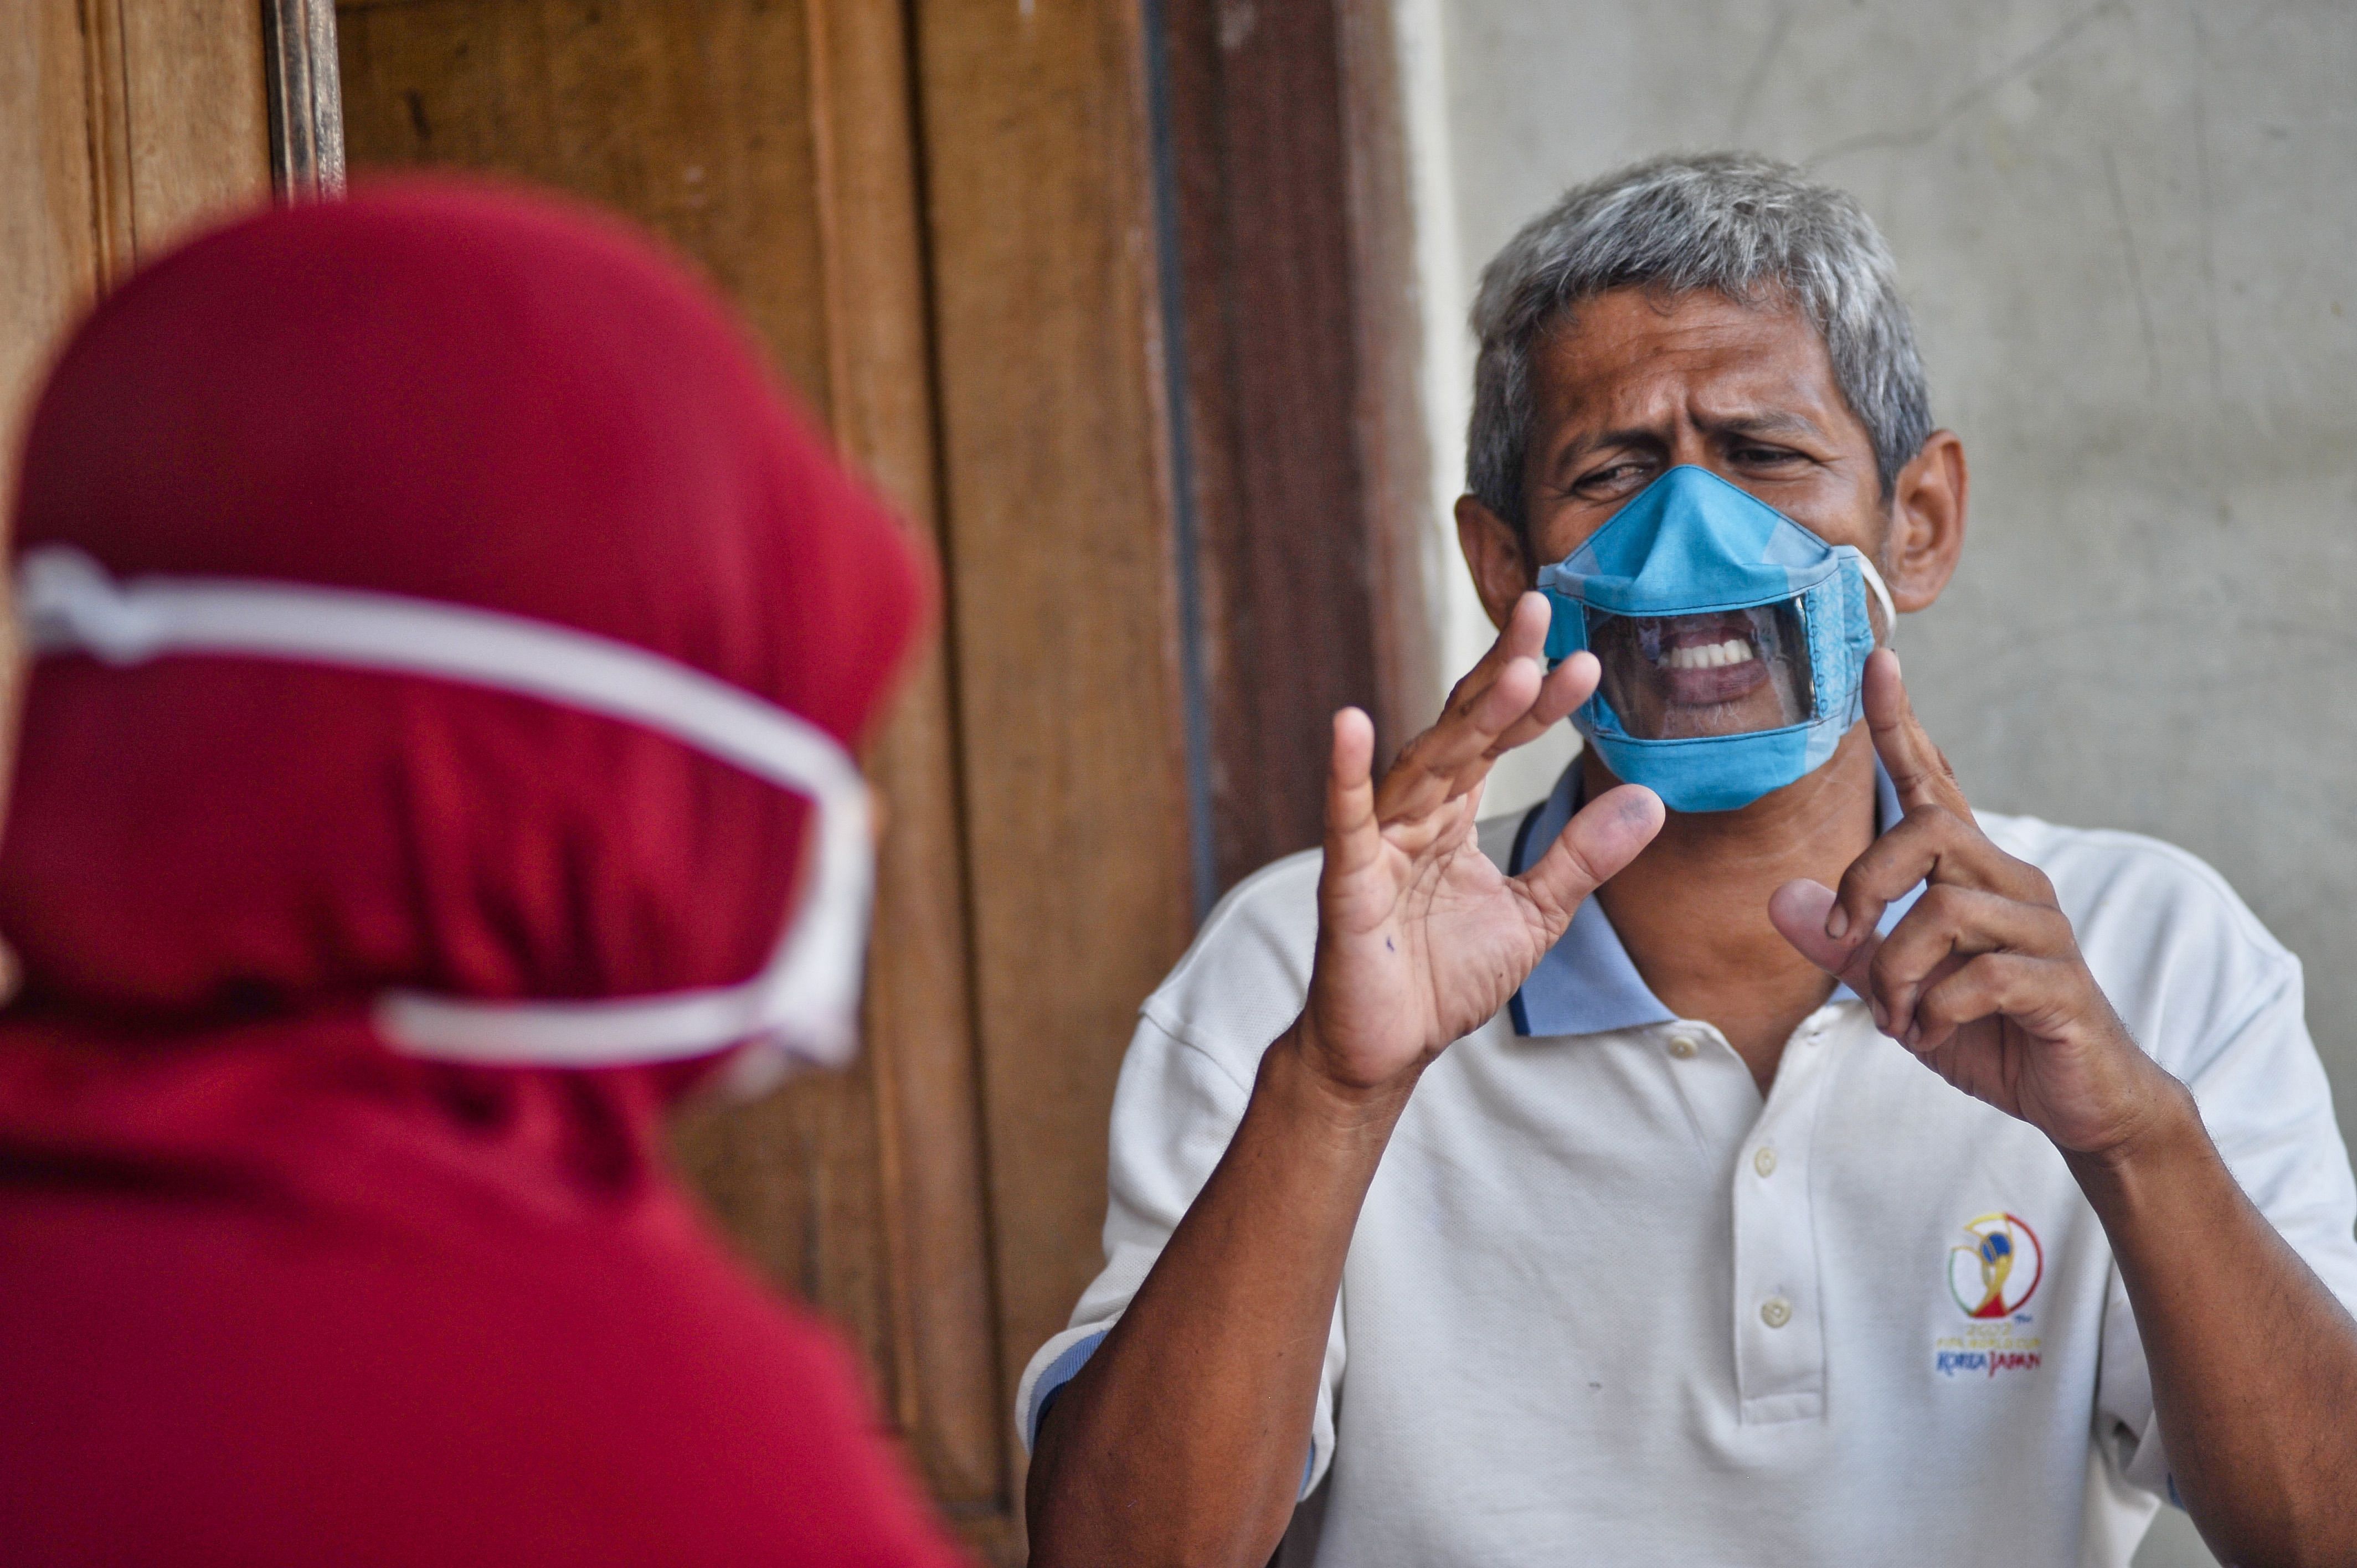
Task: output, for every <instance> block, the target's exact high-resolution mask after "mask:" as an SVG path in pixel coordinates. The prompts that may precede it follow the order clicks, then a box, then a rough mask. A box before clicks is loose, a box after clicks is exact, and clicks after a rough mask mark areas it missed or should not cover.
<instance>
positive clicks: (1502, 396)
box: [1466, 153, 1932, 531]
mask: <svg viewBox="0 0 2357 1568" xmlns="http://www.w3.org/2000/svg"><path fill="white" fill-rule="evenodd" d="M1625 287H1640V288H1647V289H1653V290H1658V291H1661V292H1663V293H1684V292H1686V291H1687V290H1690V289H1710V290H1712V291H1713V292H1715V293H1717V294H1721V295H1726V296H1727V298H1729V299H1733V300H1737V301H1738V302H1741V303H1745V304H1750V303H1753V302H1757V301H1760V300H1762V299H1763V298H1766V299H1772V298H1774V297H1776V296H1778V295H1781V296H1782V297H1783V298H1785V299H1788V300H1790V301H1791V302H1792V304H1793V305H1795V306H1798V307H1799V309H1800V310H1801V312H1802V314H1803V315H1804V316H1806V317H1808V319H1809V321H1810V322H1811V323H1812V324H1813V326H1814V327H1815V328H1816V329H1817V331H1818V332H1819V333H1820V334H1821V335H1822V336H1823V337H1824V341H1825V349H1826V352H1827V354H1828V355H1829V357H1830V358H1831V359H1832V360H1833V367H1834V381H1835V384H1836V385H1838V386H1839V387H1840V388H1841V393H1842V396H1843V398H1844V399H1845V400H1846V401H1847V403H1849V408H1850V412H1851V413H1855V414H1856V415H1857V418H1858V422H1859V423H1860V424H1864V425H1865V426H1866V430H1867V435H1868V436H1869V437H1870V438H1871V439H1872V440H1873V442H1874V460H1875V467H1876V468H1877V470H1878V473H1879V475H1880V478H1881V480H1882V494H1883V499H1886V500H1888V499H1889V497H1890V493H1891V487H1892V486H1893V485H1894V484H1895V483H1896V482H1897V481H1898V478H1899V470H1900V468H1902V467H1906V465H1907V463H1908V461H1909V459H1910V458H1912V457H1913V456H1915V454H1916V453H1918V452H1920V451H1921V450H1922V447H1923V442H1924V439H1925V438H1926V437H1927V436H1929V435H1931V434H1932V400H1931V394H1930V392H1929V391H1928V390H1927V389H1926V387H1925V386H1924V383H1923V363H1922V361H1921V360H1920V359H1919V358H1917V356H1916V353H1915V329H1914V328H1913V326H1912V325H1911V324H1910V322H1909V320H1908V317H1907V306H1905V305H1904V304H1902V303H1901V302H1900V298H1899V282H1898V275H1897V268H1896V266H1895V265H1894V263H1892V261H1891V259H1890V247H1889V246H1888V245H1886V244H1885V243H1883V240H1882V235H1881V233H1880V232H1879V231H1878V230H1876V228H1875V226H1874V220H1872V219H1870V218H1868V217H1867V215H1866V212H1865V209H1862V208H1860V207H1859V206H1858V204H1857V201H1855V200H1854V199H1851V198H1850V196H1849V195H1848V194H1847V193H1846V192H1844V191H1840V190H1836V189H1835V188H1833V187H1831V186H1829V185H1824V184H1821V183H1819V182H1817V181H1815V180H1813V179H1811V178H1809V177H1808V176H1807V175H1805V174H1803V172H1802V171H1801V170H1799V169H1797V168H1794V167H1793V166H1792V165H1790V164H1781V163H1777V162H1774V161H1773V160H1771V159H1768V158H1763V157H1759V156H1753V155H1751V154H1748V153H1707V154H1704V155H1702V156H1669V157H1663V158H1655V159H1653V160H1652V161H1650V162H1647V163H1641V164H1637V165H1635V166H1631V167H1629V168H1625V169H1622V170H1620V172H1619V173H1617V174H1609V175H1607V176H1605V177H1603V178H1602V179H1599V180H1596V181H1593V182H1591V183H1589V184H1587V185H1583V186H1580V187H1577V188H1575V189H1573V190H1571V191H1570V192H1568V193H1567V194H1566V195H1565V197H1564V198H1563V199H1562V200H1560V201H1558V202H1556V203H1555V205H1554V206H1553V207H1552V208H1549V209H1547V210H1546V211H1545V212H1543V213H1541V214H1540V215H1539V216H1538V217H1536V218H1534V219H1533V220H1531V221H1530V222H1528V223H1526V224H1524V225H1523V230H1522V232H1520V233H1518V234H1516V235H1515V236H1514V237H1513V239H1512V240H1511V241H1509V242H1507V244H1506V247H1505V249H1503V250H1501V251H1500V252H1498V253H1497V255H1496V256H1495V257H1494V258H1493V259H1492V260H1491V263H1490V264H1489V265H1488V266H1487V267H1485V268H1483V269H1482V271H1481V293H1480V297H1479V298H1478V299H1476V300H1475V302H1474V305H1473V330H1474V332H1475V334H1476V335H1477V336H1479V337H1480V340H1481V352H1480V359H1479V360H1476V361H1475V365H1474V371H1473V420H1472V425H1471V428H1470V429H1469V431H1468V432H1467V433H1466V479H1467V484H1468V485H1469V488H1470V489H1471V490H1472V491H1473V494H1474V495H1475V496H1476V497H1478V498H1480V500H1481V502H1482V504H1483V505H1485V506H1487V507H1488V508H1489V509H1490V510H1491V511H1493V512H1495V513H1496V514H1497V515H1498V516H1499V517H1501V518H1502V519H1503V520H1505V521H1507V522H1510V523H1512V524H1513V526H1514V527H1515V528H1516V529H1517V530H1518V531H1519V530H1522V529H1523V528H1524V527H1525V526H1526V523H1527V520H1526V519H1525V517H1524V516H1523V462H1524V460H1525V458H1526V457H1527V456H1528V453H1529V447H1530V440H1531V420H1532V417H1533V413H1534V410H1533V408H1532V393H1531V360H1532V356H1533V352H1534V349H1536V347H1537V346H1538V343H1539V340H1540V338H1542V337H1543V336H1544V333H1545V332H1546V331H1547V329H1548V328H1550V327H1551V326H1553V325H1554V324H1555V322H1556V321H1557V320H1558V319H1559V318H1560V317H1562V316H1563V314H1564V313H1565V312H1566V311H1568V310H1570V309H1572V308H1573V307H1574V306H1577V305H1578V304H1579V303H1580V302H1581V301H1583V300H1587V299H1591V298H1593V297H1595V296H1596V295H1599V294H1602V293H1604V292H1605V291H1606V290H1608V289H1615V288H1625Z"/></svg>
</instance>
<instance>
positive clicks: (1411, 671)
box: [1334, 0, 1458, 746]
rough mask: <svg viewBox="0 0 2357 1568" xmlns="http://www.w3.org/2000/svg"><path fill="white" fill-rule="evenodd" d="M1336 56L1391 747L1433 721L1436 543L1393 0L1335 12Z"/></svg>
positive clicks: (1445, 677)
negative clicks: (1337, 35) (1338, 65)
mask: <svg viewBox="0 0 2357 1568" xmlns="http://www.w3.org/2000/svg"><path fill="white" fill-rule="evenodd" d="M1334 6H1335V11H1336V14H1337V16H1338V19H1339V23H1340V27H1339V38H1338V40H1337V42H1338V47H1339V48H1340V58H1341V73H1340V83H1339V85H1340V91H1341V94H1342V103H1341V110H1342V147H1343V154H1344V168H1343V190H1342V198H1341V204H1342V207H1343V209H1344V211H1345V212H1346V213H1347V214H1348V217H1349V222H1350V236H1351V305H1352V309H1351V345H1352V348H1353V349H1354V350H1355V353H1354V360H1355V365H1354V369H1355V371H1356V374H1355V377H1354V380H1353V384H1352V388H1351V392H1352V396H1351V416H1352V418H1351V435H1352V441H1353V445H1354V447H1355V449H1356V451H1357V454H1358V459H1359V485H1360V490H1359V502H1360V509H1361V510H1360V526H1361V531H1362V532H1363V534H1364V536H1365V539H1366V557H1367V583H1368V591H1369V597H1370V599H1371V601H1372V604H1371V607H1372V626H1371V630H1372V635H1373V637H1374V669H1375V701H1376V703H1377V706H1376V709H1375V726H1376V729H1377V731H1378V732H1379V733H1380V734H1382V735H1383V736H1388V737H1390V739H1391V741H1392V743H1393V744H1394V746H1396V745H1399V744H1403V743H1405V741H1406V740H1408V739H1409V738H1410V737H1411V736H1415V734H1416V733H1417V732H1419V731H1421V730H1422V729H1424V728H1425V726H1426V725H1429V724H1431V723H1432V722H1433V721H1434V720H1435V719H1437V718H1438V717H1439V715H1440V703H1441V699H1442V697H1443V696H1444V695H1445V694H1446V693H1447V689H1448V681H1449V680H1450V679H1451V673H1450V672H1448V671H1443V670H1442V669H1441V667H1440V654H1439V649H1438V646H1437V643H1436V642H1435V641H1434V633H1433V628H1435V627H1436V626H1437V625H1438V624H1439V616H1438V600H1437V594H1438V592H1439V584H1440V574H1442V573H1444V572H1449V571H1454V570H1457V569H1458V568H1457V566H1456V564H1455V563H1454V561H1453V560H1448V561H1444V560H1443V559H1441V553H1440V551H1439V550H1438V548H1437V544H1436V541H1437V540H1439V539H1440V538H1441V537H1442V531H1441V530H1440V529H1439V528H1438V527H1437V520H1436V519H1435V518H1434V517H1433V515H1432V504H1433V503H1432V460H1431V447H1430V446H1429V445H1428V444H1427V431H1426V417H1425V404H1424V395H1423V392H1422V388H1423V385H1424V379H1423V378H1424V328H1423V309H1424V306H1423V300H1422V295H1421V290H1422V286H1423V285H1422V282H1421V280H1420V278H1419V277H1418V275H1417V273H1416V264H1415V200H1414V198H1413V196H1412V195H1411V193H1410V188H1409V172H1408V150H1407V127H1406V108H1405V104H1404V103H1403V102H1402V99H1401V92H1402V87H1401V83H1400V62H1399V39H1398V36H1397V34H1396V32H1395V31H1394V27H1395V23H1394V0H1334Z"/></svg>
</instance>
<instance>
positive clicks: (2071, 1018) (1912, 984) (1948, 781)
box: [1768, 651, 2174, 1154]
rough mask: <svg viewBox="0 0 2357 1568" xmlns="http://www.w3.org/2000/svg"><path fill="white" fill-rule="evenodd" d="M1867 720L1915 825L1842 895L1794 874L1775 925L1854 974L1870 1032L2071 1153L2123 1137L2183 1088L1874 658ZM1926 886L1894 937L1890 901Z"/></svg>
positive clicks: (1894, 668)
mask: <svg viewBox="0 0 2357 1568" xmlns="http://www.w3.org/2000/svg"><path fill="white" fill-rule="evenodd" d="M1865 696H1866V721H1867V727H1868V729H1870V730H1871V731H1872V733H1873V736H1874V748H1875V751H1876V753H1877V754H1878V755H1879V756H1880V757H1881V758H1882V765H1883V767H1884V768H1886V769H1887V770H1888V771H1889V774H1890V779H1891V782H1892V783H1893V784H1895V785H1897V786H1898V789H1899V800H1900V804H1901V805H1903V806H1904V807H1905V808H1906V812H1907V814H1906V817H1905V820H1903V821H1902V822H1900V823H1899V824H1898V825H1897V826H1896V827H1894V828H1892V829H1891V830H1890V831H1889V832H1886V833H1884V834H1883V835H1882V836H1881V837H1880V838H1879V839H1878V840H1876V841H1875V843H1874V844H1873V846H1872V847H1871V848H1869V849H1868V850H1867V852H1866V853H1865V854H1862V855H1860V856H1858V858H1857V860H1856V861H1855V862H1853V863H1852V864H1851V865H1850V867H1849V869H1848V871H1846V873H1844V874H1843V875H1842V882H1841V889H1840V891H1839V892H1838V893H1836V892H1835V891H1833V890H1832V889H1829V888H1827V887H1825V886H1824V885H1823V884H1821V883H1816V882H1809V881H1798V882H1788V883H1786V884H1785V885H1784V886H1781V887H1780V888H1778V889H1777V890H1776V893H1775V896H1774V897H1772V898H1771V899H1770V901H1769V909H1768V913H1769V918H1770V919H1771V920H1773V921H1774V922H1775V925H1776V929H1778V930H1779V931H1781V932H1782V933H1783V935H1784V938H1785V940H1788V941H1790V942H1791V943H1792V945H1793V946H1794V947H1796V948H1798V949H1799V950H1801V951H1802V952H1803V953H1804V954H1806V955H1807V956H1808V958H1809V959H1810V960H1811V961H1813V962H1814V963H1816V964H1817V965H1818V966H1819V967H1821V968H1823V969H1825V970H1829V971H1831V972H1833V973H1835V974H1836V975H1839V976H1840V977H1841V978H1842V979H1843V980H1844V981H1846V982H1847V983H1848V984H1849V986H1850V989H1852V990H1853V991H1855V992H1857V993H1858V994H1859V995H1860V996H1862V997H1864V998H1865V999H1866V1001H1867V1005H1869V1006H1870V1007H1871V1008H1872V1009H1873V1010H1874V1021H1875V1024H1876V1026H1878V1028H1880V1029H1881V1030H1882V1031H1883V1033H1885V1034H1887V1035H1889V1036H1891V1037H1892V1038H1893V1039H1896V1040H1897V1041H1899V1043H1900V1044H1901V1045H1903V1046H1905V1047H1907V1048H1908V1049H1909V1050H1910V1051H1913V1052H1914V1053H1915V1054H1916V1055H1917V1056H1918V1057H1920V1058H1921V1059H1922V1061H1923V1063H1924V1065H1926V1066H1927V1067H1929V1068H1931V1069H1932V1070H1933V1071H1934V1072H1937V1073H1938V1074H1939V1075H1940V1076H1941V1077H1943V1078H1944V1079H1947V1080H1948V1081H1949V1082H1950V1083H1952V1084H1954V1085H1955V1086H1956V1087H1957V1088H1958V1089H1961V1090H1964V1092H1965V1093H1967V1094H1970V1095H1972V1096H1974V1097H1975V1098H1976V1099H1979V1100H1984V1101H1987V1102H1988V1103H1989V1104H1991V1105H1994V1106H1996V1108H1997V1109H1998V1110H2000V1111H2003V1112H2007V1114H2008V1115H2012V1116H2017V1117H2019V1118H2020V1119H2021V1120H2022V1121H2024V1122H2029V1123H2030V1124H2031V1125H2032V1126H2034V1127H2036V1128H2038V1129H2039V1130H2040V1132H2043V1133H2046V1135H2047V1136H2048V1137H2050V1138H2051V1139H2053V1140H2054V1142H2055V1143H2056V1144H2058V1145H2060V1146H2061V1148H2063V1149H2064V1150H2066V1151H2069V1152H2072V1153H2077V1154H2100V1153H2105V1152H2108V1151H2110V1150H2113V1149H2116V1148H2119V1147H2121V1146H2123V1145H2124V1144H2126V1141H2127V1140H2129V1139H2130V1138H2132V1137H2133V1136H2134V1135H2135V1134H2136V1132H2138V1131H2139V1130H2140V1129H2141V1128H2142V1127H2144V1126H2145V1125H2146V1124H2147V1122H2150V1121H2151V1120H2152V1119H2153V1118H2154V1117H2155V1116H2156V1115H2158V1114H2160V1113H2161V1112H2162V1110H2163V1109H2164V1107H2165V1106H2166V1104H2167V1103H2168V1101H2169V1090H2171V1089H2172V1088H2173V1087H2174V1085H2173V1081H2172V1080H2170V1079H2169V1075H2168V1074H2167V1073H2166V1072H2164V1071H2163V1070H2162V1069H2160V1068H2159V1067H2158V1066H2157V1065H2156V1064H2155V1063H2154V1062H2153V1061H2152V1059H2151V1058H2148V1057H2147V1056H2146V1055H2145V1054H2144V1052H2143V1051H2142V1050H2140V1049H2138V1048H2137V1047H2136V1042H2135V1041H2134V1040H2132V1039H2130V1038H2129V1036H2128V1033H2127V1030H2126V1027H2124V1026H2122V1025H2121V1023H2120V1020H2119V1015H2117V1014H2116V1013H2115V1012H2113V1010H2112V1004H2111V1003H2110V1002H2109V1001H2108V1000H2107V999H2106V998H2105V997H2104V993H2103V991H2102V988H2101V987H2099V986H2098V985H2097V984H2096V983H2095V977H2094V975H2093V973H2092V972H2089V970H2088V968H2087V964H2086V961H2085V960H2084V959H2083V958H2082V957H2081V956H2080V953H2079V943H2078V938H2077V936H2076V935H2075V934H2074V933H2073V932H2072V929H2071V922H2070V919H2069V918H2067V917H2066V916H2064V914H2063V913H2062V911H2061V908H2059V907H2058V906H2057V904H2056V902H2055V897H2054V888H2053V885H2052V884H2051V883H2050V882H2048V881H2047V879H2046V875H2045V874H2044V873H2043V872H2041V871H2040V870H2039V869H2038V868H2037V867H2036V866H2034V865H2029V864H2027V863H2026V862H2023V861H2019V860H2017V859H2015V858H2014V857H2013V856H2011V855H2009V854H2006V853H2005V852H2004V851H2003V850H2001V849H1999V848H1997V846H1996V844H1994V843H1991V842H1989V839H1988V836H1987V835H1986V834H1985V833H1983V832H1981V831H1980V828H1979V826H1978V824H1977V823H1975V822H1974V820H1973V812H1972V808H1971V807H1970V806H1968V805H1967V804H1965V801H1964V791H1963V790H1962V789H1959V788H1958V787H1957V784H1956V778H1955V774H1954V772H1953V770H1952V769H1951V768H1949V767H1948V760H1947V758H1946V757H1943V756H1942V755H1941V753H1940V749H1939V747H1937V746H1933V745H1932V740H1931V737H1930V736H1927V735H1926V734H1924V732H1923V726H1922V725H1921V724H1919V723H1918V722H1917V721H1916V718H1915V711H1914V709H1913V707H1912V706H1911V705H1910V703H1908V701H1907V689H1906V687H1905V685H1904V684H1903V683H1902V682H1901V681H1900V673H1899V660H1898V657H1897V656H1896V655H1895V654H1892V653H1889V652H1888V651H1883V652H1878V653H1876V654H1875V655H1874V656H1873V657H1872V658H1871V659H1869V660H1867V667H1866V692H1865ZM1927 880H1928V882H1929V884H1930V886H1927V887H1925V889H1924V890H1923V896H1922V897H1921V898H1919V899H1918V900H1916V903H1915V907H1914V908H1911V909H1910V910H1909V911H1908V912H1907V914H1906V916H1905V917H1904V918H1901V919H1900V921H1899V923H1898V924H1897V925H1896V926H1894V927H1893V928H1891V930H1890V934H1889V936H1887V937H1884V936H1878V935H1877V934H1876V932H1875V924H1876V922H1877V921H1878V920H1879V919H1880V918H1882V912H1883V910H1884V908H1886V907H1887V906H1888V905H1889V903H1890V902H1891V901H1892V900H1894V899H1896V898H1899V897H1901V896H1902V895H1904V894H1905V893H1906V892H1907V890H1908V889H1909V888H1910V887H1913V886H1915V885H1916V884H1917V883H1919V882H1925V881H1927Z"/></svg>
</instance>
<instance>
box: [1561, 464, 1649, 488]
mask: <svg viewBox="0 0 2357 1568" xmlns="http://www.w3.org/2000/svg"><path fill="white" fill-rule="evenodd" d="M1644 474H1645V465H1644V464H1642V463H1615V464H1613V465H1612V466H1611V467H1606V468H1598V469H1597V470H1596V471H1595V472H1594V473H1590V474H1582V475H1581V476H1580V477H1579V479H1578V481H1577V486H1576V487H1575V488H1577V489H1582V490H1589V491H1594V490H1609V489H1618V488H1619V487H1620V486H1622V485H1626V484H1628V483H1630V482H1631V481H1632V480H1635V479H1640V478H1643V477H1644Z"/></svg>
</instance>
